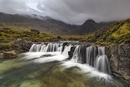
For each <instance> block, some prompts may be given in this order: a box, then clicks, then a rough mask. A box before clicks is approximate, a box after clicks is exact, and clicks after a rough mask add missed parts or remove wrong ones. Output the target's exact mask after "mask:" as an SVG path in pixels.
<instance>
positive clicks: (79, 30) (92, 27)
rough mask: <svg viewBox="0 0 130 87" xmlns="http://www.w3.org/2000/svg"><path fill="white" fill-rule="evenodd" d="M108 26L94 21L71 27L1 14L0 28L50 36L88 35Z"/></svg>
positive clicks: (60, 22)
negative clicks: (42, 33)
mask: <svg viewBox="0 0 130 87" xmlns="http://www.w3.org/2000/svg"><path fill="white" fill-rule="evenodd" d="M112 24H113V23H112ZM106 26H110V23H96V22H95V21H94V20H87V21H86V22H85V23H83V24H82V25H71V24H67V23H64V22H62V21H59V20H55V19H52V18H50V17H43V16H38V15H35V14H33V15H31V16H30V15H19V14H15V15H13V14H6V13H0V27H4V28H13V29H19V30H23V29H25V30H26V29H27V30H29V29H36V30H39V31H41V32H45V33H50V34H88V33H93V32H95V31H97V30H99V29H101V28H103V27H104V28H105V27H106ZM105 29H107V28H105Z"/></svg>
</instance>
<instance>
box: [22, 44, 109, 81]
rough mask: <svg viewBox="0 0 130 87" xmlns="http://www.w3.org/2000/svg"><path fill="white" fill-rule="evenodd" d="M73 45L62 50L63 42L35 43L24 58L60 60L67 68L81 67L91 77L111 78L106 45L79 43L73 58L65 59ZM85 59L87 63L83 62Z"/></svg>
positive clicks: (40, 60) (42, 60)
mask: <svg viewBox="0 0 130 87" xmlns="http://www.w3.org/2000/svg"><path fill="white" fill-rule="evenodd" d="M71 47H72V45H69V46H65V47H64V50H63V52H62V48H63V46H62V44H58V43H49V44H47V45H45V44H34V45H32V47H31V48H30V52H28V53H25V57H24V59H25V60H29V59H33V60H32V61H33V62H35V63H45V62H52V61H60V62H62V64H61V66H65V67H66V68H70V67H74V66H76V67H79V68H80V69H81V70H82V71H83V72H84V73H89V76H91V77H99V78H104V79H106V80H110V79H111V76H110V75H108V74H109V73H110V66H109V61H108V58H107V56H106V55H105V47H96V46H89V47H85V48H84V47H81V46H80V45H77V46H76V48H75V50H74V53H73V56H72V58H71V60H69V61H64V60H66V59H67V58H68V57H69V55H68V52H69V51H70V49H71ZM83 49H85V50H83ZM83 55H86V60H84V57H83ZM83 61H85V62H86V63H83V64H82V62H83ZM98 70H99V71H98Z"/></svg>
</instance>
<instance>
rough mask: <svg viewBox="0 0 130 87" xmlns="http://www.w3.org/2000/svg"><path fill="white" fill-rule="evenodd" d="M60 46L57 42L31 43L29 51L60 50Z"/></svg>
mask: <svg viewBox="0 0 130 87" xmlns="http://www.w3.org/2000/svg"><path fill="white" fill-rule="evenodd" d="M61 51H62V46H61V44H59V43H54V44H53V43H48V44H47V45H46V44H44V43H42V44H33V45H32V46H31V48H30V50H29V52H61Z"/></svg>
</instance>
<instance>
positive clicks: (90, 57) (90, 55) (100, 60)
mask: <svg viewBox="0 0 130 87" xmlns="http://www.w3.org/2000/svg"><path fill="white" fill-rule="evenodd" d="M84 49H86V50H84ZM85 52H86V53H85ZM84 56H86V57H84ZM71 61H73V62H77V63H83V64H84V63H86V64H87V65H89V66H92V67H95V68H96V69H97V70H99V71H101V72H104V73H108V74H110V65H109V61H108V58H107V56H106V55H105V47H100V46H99V47H97V46H88V47H85V46H79V45H78V46H76V48H75V51H74V53H73V57H72V59H71Z"/></svg>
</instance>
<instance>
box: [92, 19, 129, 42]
mask: <svg viewBox="0 0 130 87" xmlns="http://www.w3.org/2000/svg"><path fill="white" fill-rule="evenodd" d="M91 40H92V41H97V42H107V43H130V18H129V19H126V20H122V21H120V22H117V23H116V24H114V25H113V26H112V27H111V28H110V29H108V30H102V31H98V32H96V33H95V37H93V38H92V39H91Z"/></svg>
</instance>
